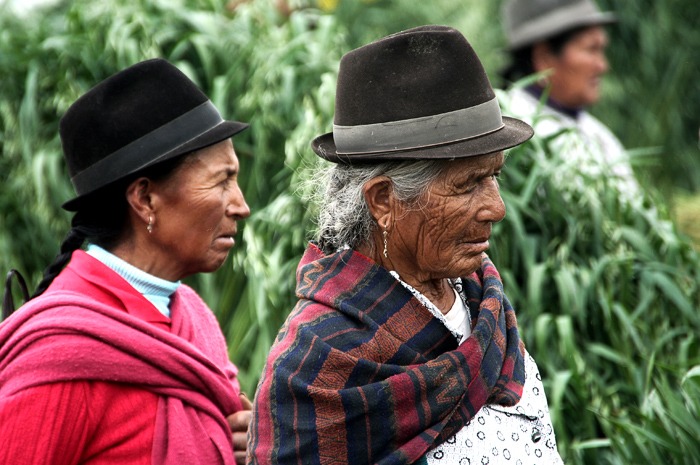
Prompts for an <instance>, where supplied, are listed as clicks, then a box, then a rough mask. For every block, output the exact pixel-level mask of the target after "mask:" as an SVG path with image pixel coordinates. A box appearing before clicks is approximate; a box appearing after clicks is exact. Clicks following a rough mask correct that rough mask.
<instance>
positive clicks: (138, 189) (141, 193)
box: [126, 178, 154, 224]
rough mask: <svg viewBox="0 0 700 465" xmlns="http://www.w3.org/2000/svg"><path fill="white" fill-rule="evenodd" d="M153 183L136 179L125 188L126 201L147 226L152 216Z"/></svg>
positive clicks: (144, 179) (146, 179) (145, 179)
mask: <svg viewBox="0 0 700 465" xmlns="http://www.w3.org/2000/svg"><path fill="white" fill-rule="evenodd" d="M152 187H153V182H152V181H151V180H150V179H148V178H138V179H136V180H134V181H133V182H132V183H131V184H129V185H128V186H127V188H126V201H127V202H128V203H129V205H130V206H131V210H132V212H133V213H134V214H136V215H137V216H138V217H139V218H140V219H141V221H143V222H144V223H146V224H148V223H149V222H150V221H151V218H152V217H153V215H154V209H153V201H152V198H151V189H152Z"/></svg>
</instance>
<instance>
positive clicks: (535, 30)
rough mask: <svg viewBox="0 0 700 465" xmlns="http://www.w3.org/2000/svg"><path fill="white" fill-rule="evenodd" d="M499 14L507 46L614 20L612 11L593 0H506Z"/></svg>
mask: <svg viewBox="0 0 700 465" xmlns="http://www.w3.org/2000/svg"><path fill="white" fill-rule="evenodd" d="M501 16H502V21H503V28H504V29H505V33H506V38H507V39H508V48H509V49H510V50H517V49H519V48H521V47H525V46H528V45H532V44H534V43H536V42H538V41H540V40H543V39H547V38H548V37H553V36H555V35H557V34H560V33H562V32H565V31H568V30H570V29H573V28H576V27H581V26H594V25H603V24H610V23H614V22H615V21H616V18H615V15H614V14H613V13H609V12H603V11H600V9H598V7H597V6H596V4H595V3H593V1H592V0H506V1H505V2H504V3H503V6H502V9H501Z"/></svg>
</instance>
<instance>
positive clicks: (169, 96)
mask: <svg viewBox="0 0 700 465" xmlns="http://www.w3.org/2000/svg"><path fill="white" fill-rule="evenodd" d="M247 127H248V125H247V124H246V123H241V122H238V121H225V120H224V119H223V118H222V117H221V115H220V114H219V112H218V111H217V109H216V108H215V107H214V105H213V104H212V103H211V101H210V100H209V99H208V98H207V96H206V95H204V93H202V91H201V90H200V89H199V88H198V87H197V86H196V85H195V84H194V83H193V82H192V81H191V80H190V79H189V78H188V77H187V76H185V74H184V73H182V71H180V70H179V69H177V68H176V67H175V66H173V65H172V64H170V63H169V62H168V61H166V60H163V59H159V58H157V59H153V60H147V61H143V62H141V63H137V64H135V65H133V66H130V67H129V68H126V69H124V70H122V71H120V72H118V73H116V74H114V75H112V76H110V77H109V78H107V79H105V80H104V81H102V82H100V83H99V84H97V85H96V86H95V87H93V88H92V89H90V90H89V91H88V92H87V93H85V94H84V95H83V96H81V97H80V98H79V99H78V100H76V101H75V103H73V105H71V107H70V108H69V109H68V111H67V112H66V113H65V115H64V116H63V118H61V121H60V127H59V130H60V135H61V144H62V146H63V154H64V157H65V160H66V163H67V165H68V171H69V173H70V176H71V182H72V183H73V186H74V187H75V191H76V193H77V194H78V195H77V197H76V198H74V199H72V200H69V201H68V202H66V203H64V204H63V208H65V209H66V210H70V211H76V210H78V209H80V206H81V205H82V204H83V203H84V201H85V200H86V199H89V198H92V197H94V196H95V195H98V192H99V191H100V189H102V188H104V187H106V186H109V185H111V184H113V183H114V182H116V181H119V180H121V179H123V178H124V177H126V176H129V175H131V174H134V173H137V172H139V171H141V170H143V169H144V168H148V167H150V166H153V165H155V164H156V163H160V162H163V161H166V160H169V159H172V158H173V157H176V156H178V155H184V154H186V153H190V152H193V151H195V150H198V149H201V148H204V147H207V146H209V145H212V144H216V143H217V142H221V141H222V140H225V139H227V138H229V137H231V136H233V135H235V134H237V133H239V132H241V131H243V130H244V129H246V128H247Z"/></svg>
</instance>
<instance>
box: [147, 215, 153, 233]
mask: <svg viewBox="0 0 700 465" xmlns="http://www.w3.org/2000/svg"><path fill="white" fill-rule="evenodd" d="M146 230H147V231H148V234H151V233H153V217H152V216H151V215H148V226H146Z"/></svg>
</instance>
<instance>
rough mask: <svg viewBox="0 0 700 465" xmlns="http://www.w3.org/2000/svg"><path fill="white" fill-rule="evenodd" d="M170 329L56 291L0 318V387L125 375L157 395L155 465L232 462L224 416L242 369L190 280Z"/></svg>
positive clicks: (8, 389)
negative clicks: (238, 368) (0, 320)
mask: <svg viewBox="0 0 700 465" xmlns="http://www.w3.org/2000/svg"><path fill="white" fill-rule="evenodd" d="M171 314H172V333H168V332H166V331H163V330H161V329H159V328H157V327H155V326H154V325H152V324H150V323H147V322H145V321H142V320H140V319H138V318H134V317H133V316H131V315H129V314H128V313H126V312H124V311H123V310H121V309H114V308H112V307H110V306H108V305H105V304H102V303H100V302H96V301H95V300H94V299H91V298H89V297H86V296H83V295H80V294H77V293H73V292H69V291H56V292H51V293H48V294H45V295H43V296H41V297H39V298H36V299H34V300H31V301H30V302H28V303H27V304H26V305H24V306H23V307H22V308H21V309H20V310H18V311H17V312H16V313H15V314H13V315H12V316H11V317H10V318H9V319H8V320H6V321H5V322H3V324H2V325H0V396H2V397H4V396H11V395H12V394H14V393H16V392H19V391H21V390H22V389H26V388H30V387H33V386H38V385H42V384H46V383H53V382H62V381H74V380H94V381H106V382H114V383H128V384H131V385H135V386H138V387H142V388H143V389H145V390H148V391H151V392H153V393H155V394H157V395H159V396H160V399H159V402H158V411H157V414H156V427H155V437H154V444H153V463H154V464H173V465H175V464H188V465H189V464H202V465H204V464H207V465H209V464H233V463H234V458H233V444H232V440H231V432H230V429H229V427H228V423H227V421H226V416H228V415H230V414H231V413H234V412H235V411H237V410H240V409H241V404H240V400H239V398H238V389H237V387H236V386H237V384H236V383H234V382H232V380H233V379H234V376H235V372H234V370H235V368H234V367H233V365H231V364H230V362H229V361H228V354H227V351H226V347H225V342H224V340H223V336H222V335H221V331H220V329H219V328H218V324H217V322H216V319H215V318H214V316H213V315H212V314H211V311H209V309H208V308H207V307H206V305H205V304H204V302H202V300H201V299H200V298H199V297H198V296H197V294H196V293H195V292H194V291H193V290H192V289H190V288H188V287H187V286H184V285H182V286H180V288H179V289H178V290H177V291H176V293H175V294H174V295H173V299H172V305H171Z"/></svg>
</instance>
